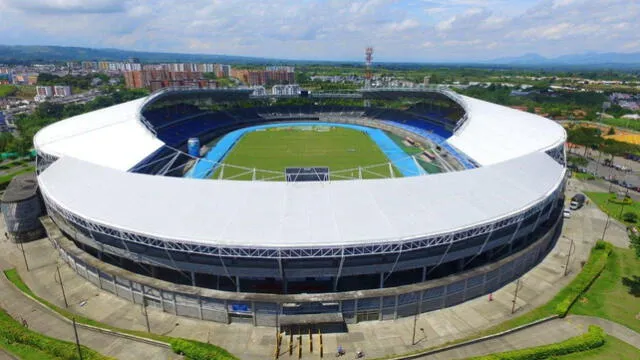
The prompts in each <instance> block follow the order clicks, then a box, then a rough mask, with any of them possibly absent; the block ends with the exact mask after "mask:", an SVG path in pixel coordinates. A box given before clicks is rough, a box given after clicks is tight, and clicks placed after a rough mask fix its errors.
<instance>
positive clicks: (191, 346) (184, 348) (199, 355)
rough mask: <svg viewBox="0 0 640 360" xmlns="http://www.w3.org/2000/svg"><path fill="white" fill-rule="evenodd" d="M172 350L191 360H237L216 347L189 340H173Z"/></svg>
mask: <svg viewBox="0 0 640 360" xmlns="http://www.w3.org/2000/svg"><path fill="white" fill-rule="evenodd" d="M171 350H173V352H174V353H176V354H179V355H184V356H185V357H186V358H187V359H189V360H235V359H236V357H235V356H233V355H231V354H230V353H229V352H227V351H226V350H224V349H221V348H219V347H217V346H215V345H211V344H205V343H201V342H197V341H191V340H187V339H180V338H177V339H173V340H171Z"/></svg>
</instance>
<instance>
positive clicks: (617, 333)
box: [566, 315, 640, 349]
mask: <svg viewBox="0 0 640 360" xmlns="http://www.w3.org/2000/svg"><path fill="white" fill-rule="evenodd" d="M566 321H568V322H570V323H572V324H575V325H577V326H580V327H582V328H584V329H585V330H586V329H587V327H588V326H589V325H597V326H600V327H601V328H602V329H603V330H604V331H605V332H606V333H607V334H608V335H611V336H613V337H616V338H618V339H620V340H622V341H624V342H626V343H627V344H629V345H631V346H633V347H635V348H638V349H640V334H638V333H637V332H635V331H633V330H631V329H629V328H628V327H626V326H624V325H620V324H618V323H616V322H613V321H611V320H607V319H602V318H598V317H593V316H582V315H571V316H567V320H566Z"/></svg>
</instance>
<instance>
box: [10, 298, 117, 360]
mask: <svg viewBox="0 0 640 360" xmlns="http://www.w3.org/2000/svg"><path fill="white" fill-rule="evenodd" d="M0 338H2V339H3V341H4V342H6V343H8V344H16V345H21V346H28V347H30V348H33V349H34V352H41V353H44V354H46V355H49V356H51V357H52V358H56V359H61V360H75V359H79V357H78V349H77V347H76V344H74V343H71V342H67V341H62V340H57V339H54V338H50V337H48V336H45V335H42V334H39V333H37V332H35V331H31V330H29V329H27V328H25V327H24V326H22V324H20V323H18V321H16V320H15V319H13V318H12V317H11V316H10V315H9V314H7V313H6V312H5V311H4V310H2V309H0ZM82 357H83V359H85V360H108V359H111V358H109V357H106V356H104V355H101V354H100V353H98V352H96V351H94V350H91V349H89V348H87V347H85V346H82Z"/></svg>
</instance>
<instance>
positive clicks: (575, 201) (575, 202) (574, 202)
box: [565, 194, 587, 217]
mask: <svg viewBox="0 0 640 360" xmlns="http://www.w3.org/2000/svg"><path fill="white" fill-rule="evenodd" d="M585 200H587V197H586V196H584V194H575V195H573V197H572V198H571V203H570V205H569V208H570V209H571V210H578V209H580V208H581V207H582V206H583V205H584V202H585ZM565 211H566V209H565ZM569 216H571V215H569ZM569 216H565V217H569Z"/></svg>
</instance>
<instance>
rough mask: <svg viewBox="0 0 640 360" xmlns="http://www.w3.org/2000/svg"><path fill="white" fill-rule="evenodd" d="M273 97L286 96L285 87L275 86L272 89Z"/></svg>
mask: <svg viewBox="0 0 640 360" xmlns="http://www.w3.org/2000/svg"><path fill="white" fill-rule="evenodd" d="M271 94H272V95H284V85H273V87H272V88H271Z"/></svg>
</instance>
